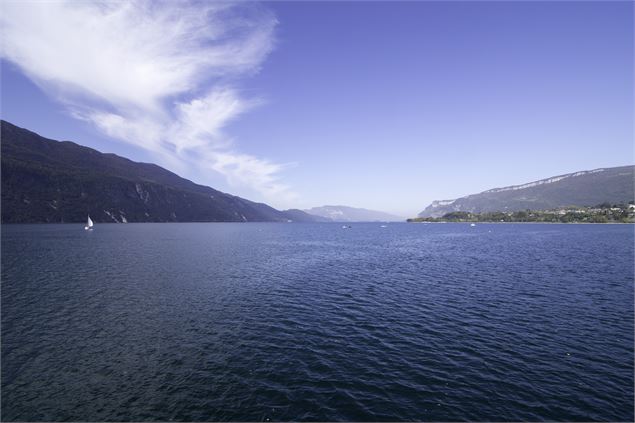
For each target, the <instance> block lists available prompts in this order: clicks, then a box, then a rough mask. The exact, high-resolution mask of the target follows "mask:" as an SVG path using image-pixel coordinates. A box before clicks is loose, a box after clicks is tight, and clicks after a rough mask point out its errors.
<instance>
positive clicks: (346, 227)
mask: <svg viewBox="0 0 635 423" xmlns="http://www.w3.org/2000/svg"><path fill="white" fill-rule="evenodd" d="M350 228H351V225H343V226H342V229H350Z"/></svg>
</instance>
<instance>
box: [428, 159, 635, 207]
mask: <svg viewBox="0 0 635 423" xmlns="http://www.w3.org/2000/svg"><path fill="white" fill-rule="evenodd" d="M634 178H635V166H620V167H611V168H603V169H595V170H589V171H581V172H575V173H569V174H566V175H559V176H554V177H551V178H547V179H541V180H539V181H534V182H529V183H527V184H522V185H513V186H508V187H503V188H494V189H490V190H488V191H484V192H481V193H479V194H473V195H468V196H466V197H461V198H457V199H455V200H441V201H433V202H432V203H431V204H430V205H429V206H428V207H426V208H425V209H424V210H423V211H422V212H421V213H419V216H420V217H441V216H443V215H444V214H446V213H449V212H454V211H466V212H471V213H483V212H493V211H520V210H526V209H530V210H548V209H553V208H557V207H566V206H592V205H596V204H600V203H604V202H608V203H626V202H628V201H631V200H633V199H634V197H635V194H634V190H635V188H634V186H635V184H634Z"/></svg>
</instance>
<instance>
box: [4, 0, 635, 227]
mask: <svg viewBox="0 0 635 423" xmlns="http://www.w3.org/2000/svg"><path fill="white" fill-rule="evenodd" d="M0 24H1V26H2V38H3V41H4V45H3V50H2V80H1V82H2V118H3V119H6V120H9V121H10V122H13V123H15V124H17V125H19V126H23V127H26V128H28V129H31V130H33V131H36V132H38V133H40V134H42V135H44V136H47V137H50V138H54V139H70V140H73V141H76V142H78V143H80V144H83V145H87V146H90V147H94V148H97V149H99V150H100V151H104V152H113V153H117V154H120V155H123V156H126V157H129V158H131V159H133V160H138V161H149V162H155V163H158V164H160V165H162V166H164V167H167V168H168V169H170V170H173V171H175V172H177V173H179V174H180V175H182V176H184V177H187V178H189V179H192V180H194V181H196V182H199V183H203V184H207V185H211V186H213V187H215V188H217V189H220V190H223V191H226V192H230V193H232V194H236V195H240V196H243V197H246V198H249V199H252V200H257V201H264V202H267V203H269V204H271V205H273V206H274V207H278V208H289V207H298V208H309V207H313V206H319V205H324V204H344V205H349V206H355V207H365V208H371V209H378V210H384V211H388V212H392V213H395V214H398V215H402V216H412V215H415V214H416V213H418V212H419V211H421V210H422V209H423V208H424V207H425V206H426V205H428V204H429V203H430V202H431V201H432V200H435V199H449V198H455V197H457V196H462V195H466V194H471V193H475V192H479V191H483V190H486V189H489V188H493V187H498V186H505V185H511V184H520V183H524V182H529V181H532V180H536V179H540V178H545V177H549V176H554V175H558V174H562V173H568V172H573V171H578V170H586V169H594V168H598V167H608V166H618V165H625V164H633V162H634V156H633V112H634V109H633V89H634V87H633V41H632V39H633V3H632V2H614V1H601V2H589V1H586V2H573V1H559V2H516V1H514V2H512V1H510V2H477V1H473V2H423V1H422V2H267V3H251V2H240V3H233V4H232V3H212V2H192V3H185V2H183V3H178V2H169V3H156V2H137V3H106V4H100V3H88V2H83V3H64V2H61V3H54V2H46V3H28V4H25V3H19V2H13V3H12V2H9V3H7V2H5V3H3V13H2V17H1V18H0Z"/></svg>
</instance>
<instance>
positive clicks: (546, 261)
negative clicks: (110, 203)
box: [2, 223, 634, 421]
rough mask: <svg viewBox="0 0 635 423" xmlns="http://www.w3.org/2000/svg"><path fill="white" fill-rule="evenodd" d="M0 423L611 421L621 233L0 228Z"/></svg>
mask: <svg viewBox="0 0 635 423" xmlns="http://www.w3.org/2000/svg"><path fill="white" fill-rule="evenodd" d="M2 232H3V233H2V406H3V407H2V408H3V410H2V411H3V420H4V421H15V420H21V421H42V420H43V421H54V420H87V421H141V420H159V421H167V420H172V419H173V420H181V421H209V420H250V421H256V420H267V419H269V420H313V421H315V420H317V421H325V420H356V421H360V420H367V421H375V420H394V421H397V420H434V421H456V420H475V421H485V420H487V421H519V420H529V421H539V420H560V421H563V420H564V421H632V420H633V418H634V416H633V405H634V402H633V359H634V357H633V330H634V326H633V268H634V254H633V241H634V236H633V226H632V225H556V224H546V225H541V224H525V225H522V224H508V225H503V224H478V225H477V226H476V227H470V226H468V225H464V224H389V225H388V227H386V228H382V227H380V224H374V223H373V224H371V223H368V224H353V227H352V228H351V229H346V230H344V229H342V228H341V225H338V224H272V223H263V224H257V223H253V224H231V223H228V224H224V223H214V224H198V223H192V224H128V225H105V224H104V225H97V227H96V230H95V231H93V232H86V231H84V230H83V229H82V227H81V225H7V226H3V228H2Z"/></svg>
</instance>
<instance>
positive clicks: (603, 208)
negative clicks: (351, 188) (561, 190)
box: [408, 201, 635, 223]
mask: <svg viewBox="0 0 635 423" xmlns="http://www.w3.org/2000/svg"><path fill="white" fill-rule="evenodd" d="M408 222H548V223H551V222H556V223H635V205H634V202H633V201H631V202H630V203H629V204H609V203H602V204H599V205H597V206H593V207H564V208H559V209H553V210H521V211H515V212H487V213H470V212H465V211H455V212H450V213H446V214H444V215H443V216H442V217H417V218H413V219H408Z"/></svg>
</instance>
